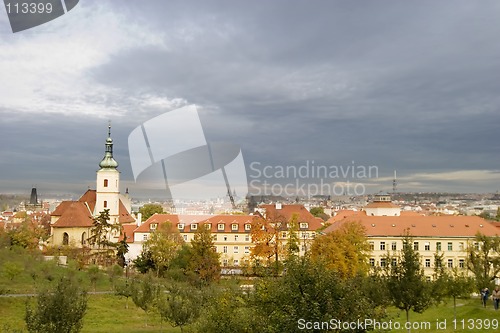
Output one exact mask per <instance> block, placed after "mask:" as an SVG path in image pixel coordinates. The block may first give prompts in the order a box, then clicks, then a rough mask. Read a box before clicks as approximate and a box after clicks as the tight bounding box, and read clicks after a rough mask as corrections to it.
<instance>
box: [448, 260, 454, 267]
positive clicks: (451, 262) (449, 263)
mask: <svg viewBox="0 0 500 333" xmlns="http://www.w3.org/2000/svg"><path fill="white" fill-rule="evenodd" d="M448 268H453V259H448Z"/></svg>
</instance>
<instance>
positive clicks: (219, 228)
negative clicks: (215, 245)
mask: <svg viewBox="0 0 500 333" xmlns="http://www.w3.org/2000/svg"><path fill="white" fill-rule="evenodd" d="M217 230H220V231H224V223H219V224H217Z"/></svg>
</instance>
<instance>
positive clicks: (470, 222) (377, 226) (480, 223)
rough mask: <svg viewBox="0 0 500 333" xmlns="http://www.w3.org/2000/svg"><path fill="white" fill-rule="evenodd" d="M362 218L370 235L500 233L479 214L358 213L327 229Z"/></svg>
mask: <svg viewBox="0 0 500 333" xmlns="http://www.w3.org/2000/svg"><path fill="white" fill-rule="evenodd" d="M356 221H359V222H360V223H361V224H362V225H363V226H364V227H365V228H366V234H367V236H369V237H370V236H371V237H375V236H396V237H398V236H402V235H404V234H405V233H406V231H407V230H409V232H410V234H411V235H412V236H415V237H469V238H470V237H474V236H475V235H476V234H477V233H478V232H480V233H481V234H484V235H487V236H495V235H499V234H500V232H499V230H498V229H497V228H496V227H494V226H493V225H492V224H491V223H489V222H488V221H486V220H484V219H482V218H480V217H478V216H367V215H364V214H357V215H352V216H348V217H346V218H344V219H342V220H340V221H336V222H334V223H333V224H332V225H331V226H329V227H328V228H326V229H325V233H328V232H332V231H334V230H336V229H337V228H339V227H340V226H341V225H342V224H343V223H346V222H356Z"/></svg>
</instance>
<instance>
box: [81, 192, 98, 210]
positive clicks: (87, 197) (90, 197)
mask: <svg viewBox="0 0 500 333" xmlns="http://www.w3.org/2000/svg"><path fill="white" fill-rule="evenodd" d="M78 201H80V202H86V203H87V205H89V208H90V211H91V212H93V211H94V209H95V204H96V201H97V191H96V190H91V189H88V190H87V192H85V193H84V194H83V195H82V196H81V197H80V199H78Z"/></svg>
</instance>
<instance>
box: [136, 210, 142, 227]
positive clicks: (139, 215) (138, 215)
mask: <svg viewBox="0 0 500 333" xmlns="http://www.w3.org/2000/svg"><path fill="white" fill-rule="evenodd" d="M135 221H136V222H137V226H138V227H140V226H141V224H142V213H137V218H136V219H135Z"/></svg>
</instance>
